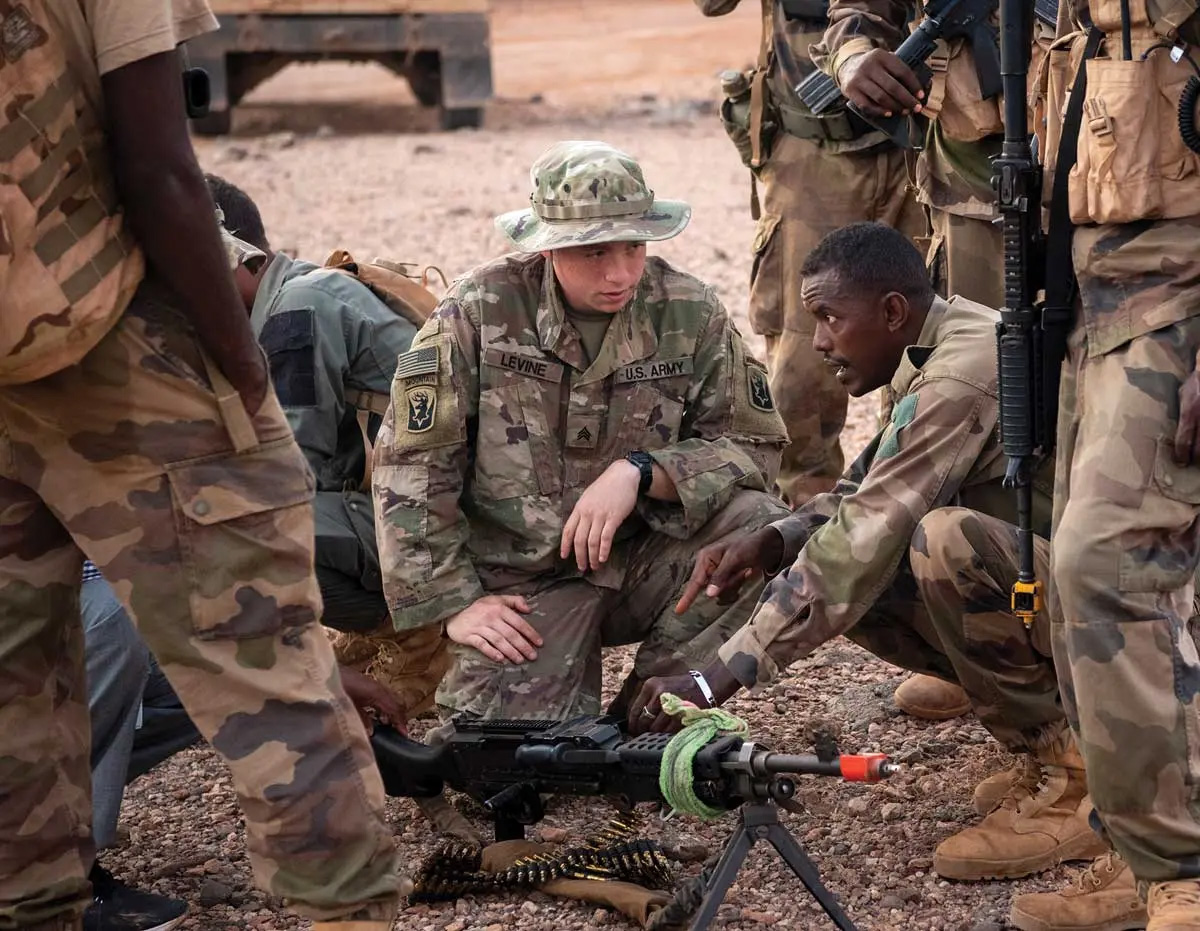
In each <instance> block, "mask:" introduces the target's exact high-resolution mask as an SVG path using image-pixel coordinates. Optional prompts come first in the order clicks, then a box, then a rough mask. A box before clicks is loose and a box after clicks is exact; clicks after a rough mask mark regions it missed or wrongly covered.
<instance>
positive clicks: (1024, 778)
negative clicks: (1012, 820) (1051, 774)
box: [1000, 756, 1046, 808]
mask: <svg viewBox="0 0 1200 931" xmlns="http://www.w3.org/2000/svg"><path fill="white" fill-rule="evenodd" d="M1045 783H1046V773H1045V771H1044V770H1043V768H1042V766H1041V764H1040V763H1039V762H1038V761H1037V760H1036V759H1035V758H1033V757H1032V756H1026V757H1025V759H1024V761H1023V762H1022V764H1021V775H1020V776H1019V777H1018V778H1017V779H1016V780H1015V781H1014V782H1013V784H1012V785H1011V786H1010V787H1009V790H1008V793H1007V794H1006V795H1005V796H1004V798H1003V799H1001V802H1000V804H1001V805H1003V806H1004V807H1006V808H1017V807H1018V806H1020V804H1021V803H1022V802H1023V801H1024V800H1025V799H1027V798H1033V797H1034V796H1036V795H1037V794H1038V793H1040V792H1041V791H1042V790H1043V789H1044V788H1045Z"/></svg>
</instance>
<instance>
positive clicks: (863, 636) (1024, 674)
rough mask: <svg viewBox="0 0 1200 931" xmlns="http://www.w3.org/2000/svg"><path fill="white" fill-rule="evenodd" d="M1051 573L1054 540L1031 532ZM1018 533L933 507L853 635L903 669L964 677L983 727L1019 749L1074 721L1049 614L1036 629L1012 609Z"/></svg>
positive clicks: (1039, 568) (1037, 559)
mask: <svg viewBox="0 0 1200 931" xmlns="http://www.w3.org/2000/svg"><path fill="white" fill-rule="evenodd" d="M1034 565H1035V571H1036V572H1037V573H1038V577H1039V578H1043V579H1044V578H1047V577H1048V575H1047V574H1048V572H1049V565H1050V546H1049V543H1048V542H1047V541H1046V540H1044V539H1042V538H1041V537H1035V538H1034ZM1016 579H1017V531H1016V528H1015V527H1014V526H1013V525H1012V524H1009V523H1007V522H1005V521H1002V520H1000V519H998V518H995V517H990V516H988V515H987V514H981V513H980V512H978V511H972V510H969V509H968V508H959V507H946V508H937V509H936V510H933V511H930V512H929V513H928V514H926V515H925V517H924V518H923V519H922V520H921V523H920V524H919V525H918V526H917V530H916V533H914V534H913V539H912V543H911V545H910V546H909V551H908V559H907V560H906V561H905V562H903V563H901V566H900V569H899V570H898V572H897V574H896V577H895V579H894V581H893V582H892V585H891V586H890V587H889V588H888V589H887V591H885V592H884V593H883V594H882V595H881V596H880V598H879V599H878V600H877V601H876V603H875V604H874V606H873V607H872V608H871V610H869V611H868V612H867V613H866V615H865V616H864V617H863V618H862V620H860V621H859V622H858V623H857V624H856V625H855V626H854V627H853V628H851V629H850V630H849V631H848V632H847V634H846V636H847V637H848V638H849V639H851V640H853V641H854V642H855V643H857V644H859V645H861V646H863V647H865V648H866V649H868V650H870V651H871V652H872V653H874V654H875V655H876V656H879V657H882V658H883V659H886V660H887V661H888V662H890V663H895V664H896V665H897V666H901V667H903V668H905V669H911V670H913V671H915V672H924V673H928V674H930V675H934V676H938V677H939V678H942V679H946V680H948V681H950V682H957V683H958V684H959V685H961V686H962V687H963V690H964V691H966V693H967V696H968V697H969V698H970V699H971V706H972V707H973V708H974V710H975V713H976V714H977V715H978V716H979V721H980V723H982V724H983V726H984V727H986V728H987V729H988V731H989V732H990V733H991V734H992V736H993V737H995V738H996V739H997V740H998V741H1000V742H1001V743H1002V744H1004V745H1005V746H1006V747H1008V748H1009V749H1011V750H1014V751H1017V752H1023V751H1029V750H1036V749H1038V748H1039V747H1043V746H1046V745H1047V744H1050V743H1052V742H1053V741H1054V739H1055V738H1056V737H1058V736H1059V735H1060V734H1061V733H1062V732H1063V731H1064V730H1065V729H1066V726H1067V722H1066V718H1065V717H1064V715H1063V710H1062V707H1061V705H1060V703H1059V698H1058V682H1057V678H1056V676H1055V671H1054V662H1053V660H1052V659H1051V650H1050V620H1049V618H1048V616H1047V614H1046V612H1044V611H1043V612H1041V613H1040V614H1039V615H1038V617H1037V619H1036V620H1035V621H1034V624H1033V626H1032V627H1031V628H1030V629H1028V630H1027V629H1026V628H1025V625H1024V623H1023V622H1022V621H1021V620H1019V619H1018V618H1016V617H1015V616H1014V615H1013V614H1012V612H1011V611H1010V609H1009V604H1010V597H1011V591H1012V585H1013V582H1015V581H1016Z"/></svg>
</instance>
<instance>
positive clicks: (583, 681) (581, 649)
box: [437, 491, 788, 719]
mask: <svg viewBox="0 0 1200 931" xmlns="http://www.w3.org/2000/svg"><path fill="white" fill-rule="evenodd" d="M787 513H788V511H787V508H785V507H784V506H783V505H782V504H781V503H780V502H779V501H778V500H777V499H775V498H772V497H771V496H769V495H765V494H763V493H762V492H757V491H739V492H737V493H736V494H735V495H734V497H733V498H732V500H731V501H730V502H729V504H727V505H726V506H725V507H724V508H723V509H722V510H721V511H719V512H718V513H717V514H716V515H715V516H714V517H713V518H712V519H711V520H709V521H708V523H706V524H705V525H704V526H703V527H701V528H700V530H699V532H698V533H696V534H695V535H694V536H692V537H691V538H690V539H688V540H677V539H675V538H672V537H667V536H665V535H663V534H659V533H653V532H650V531H646V532H645V533H643V534H641V535H639V536H638V537H635V538H634V539H633V540H630V541H628V542H626V543H624V544H620V545H622V546H625V547H628V548H629V552H628V554H627V556H626V560H627V561H626V567H627V569H626V575H625V582H624V584H623V585H622V586H621V588H620V589H619V590H616V589H611V588H601V587H600V586H598V585H594V584H592V583H591V582H590V581H589V580H588V579H586V578H570V579H556V578H547V577H545V576H540V577H535V578H531V579H529V580H528V581H527V582H521V583H518V584H516V585H512V586H509V587H507V588H504V589H501V590H500V591H501V592H502V593H504V594H519V595H523V596H525V599H526V600H527V601H528V602H529V606H530V608H531V609H532V610H531V612H530V613H529V614H526V615H525V620H527V621H528V622H529V623H530V624H531V625H532V626H533V628H534V629H535V630H537V632H538V633H539V634H541V636H542V639H543V641H544V645H543V646H542V647H541V648H540V649H539V650H538V655H537V659H535V660H533V661H532V662H525V663H520V664H515V663H508V664H501V663H495V662H493V661H491V660H489V659H488V658H487V657H486V656H484V655H483V654H482V653H480V652H479V651H478V650H476V649H474V648H472V647H466V646H462V645H461V644H452V645H451V663H450V671H449V672H448V673H447V674H446V678H445V680H444V681H443V682H442V686H441V688H440V689H439V690H438V696H437V700H438V705H439V706H440V708H441V709H442V711H443V713H445V714H454V713H460V712H465V713H467V714H471V715H474V716H477V717H482V718H549V719H560V718H568V717H572V716H574V715H580V714H596V713H598V712H599V710H600V688H601V675H602V668H601V649H602V648H603V647H606V646H617V645H620V644H627V643H640V644H641V646H640V647H639V649H638V651H637V657H636V659H635V660H634V668H633V676H634V677H636V679H638V680H642V681H644V680H645V679H648V678H650V677H651V676H655V675H670V674H672V673H678V672H683V671H686V670H688V669H695V668H703V667H704V666H706V665H707V664H708V663H709V662H711V661H712V659H713V658H714V657H715V656H716V654H717V650H718V649H719V648H720V646H721V644H723V643H724V642H725V641H726V640H728V639H729V637H730V636H732V635H733V633H734V632H735V631H737V630H738V629H739V628H740V627H741V626H742V625H743V624H744V623H745V622H746V620H747V619H748V618H749V617H750V612H751V611H752V610H753V609H754V606H755V604H756V603H757V602H758V596H759V595H760V594H761V592H762V584H759V585H748V586H746V588H745V589H744V590H743V592H742V593H741V596H740V597H739V598H738V599H737V601H736V602H734V603H733V604H730V605H719V604H717V602H716V600H715V599H708V598H699V599H697V601H696V603H695V604H694V605H692V607H691V608H690V609H688V611H687V612H686V613H685V614H683V615H677V614H676V613H675V602H676V600H677V599H678V597H679V595H680V593H681V592H682V589H683V586H684V583H686V582H687V580H688V577H689V576H690V575H691V572H692V566H693V564H694V563H695V557H696V551H697V550H699V549H700V548H701V547H703V546H707V545H708V544H709V543H715V542H717V541H718V540H723V539H725V538H727V537H730V536H733V535H740V534H741V533H743V532H749V531H753V530H757V529H759V528H761V527H764V526H766V525H767V524H769V523H771V522H773V521H776V520H778V519H780V518H781V517H784V516H786V515H787ZM627 684H628V685H630V686H632V683H627Z"/></svg>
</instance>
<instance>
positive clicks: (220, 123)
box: [192, 109, 233, 136]
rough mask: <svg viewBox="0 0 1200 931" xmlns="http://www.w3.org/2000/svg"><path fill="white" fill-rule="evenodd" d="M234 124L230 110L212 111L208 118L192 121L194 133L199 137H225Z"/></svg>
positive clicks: (203, 117) (202, 117)
mask: <svg viewBox="0 0 1200 931" xmlns="http://www.w3.org/2000/svg"><path fill="white" fill-rule="evenodd" d="M232 124H233V114H232V113H231V112H230V111H229V110H228V109H225V110H210V111H209V112H208V114H207V115H206V116H201V117H198V118H197V119H194V120H192V132H194V133H195V134H196V135H197V136H224V135H227V134H228V133H229V130H230V127H231V126H232Z"/></svg>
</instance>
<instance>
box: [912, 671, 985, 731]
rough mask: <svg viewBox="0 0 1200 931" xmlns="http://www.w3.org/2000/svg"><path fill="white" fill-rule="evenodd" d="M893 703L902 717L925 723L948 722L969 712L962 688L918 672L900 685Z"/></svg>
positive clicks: (967, 700)
mask: <svg viewBox="0 0 1200 931" xmlns="http://www.w3.org/2000/svg"><path fill="white" fill-rule="evenodd" d="M894 701H895V702H896V707H897V708H899V709H900V710H901V711H903V712H904V713H905V714H910V715H912V716H913V717H914V718H924V719H925V720H927V721H948V720H949V719H950V718H957V717H958V716H959V715H961V714H966V713H967V712H968V711H970V710H971V700H970V699H969V698H967V693H966V692H964V691H963V690H962V686H961V685H956V684H955V683H953V682H947V681H946V680H945V679H939V678H937V677H936V676H925V675H921V674H920V673H917V674H914V675H911V676H909V677H908V678H907V679H905V680H904V681H903V682H901V683H900V685H899V686H898V687H897V689H896V695H895V698H894Z"/></svg>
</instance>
